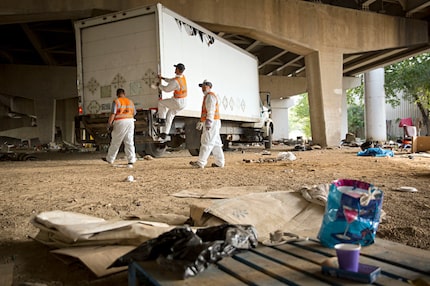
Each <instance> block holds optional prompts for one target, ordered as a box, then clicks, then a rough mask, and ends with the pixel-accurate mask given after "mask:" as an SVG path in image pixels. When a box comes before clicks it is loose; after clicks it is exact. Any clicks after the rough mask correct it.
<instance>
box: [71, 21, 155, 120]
mask: <svg viewBox="0 0 430 286" xmlns="http://www.w3.org/2000/svg"><path fill="white" fill-rule="evenodd" d="M156 24H157V21H156V14H155V13H154V12H153V13H149V14H143V15H139V16H137V17H132V18H126V17H125V18H122V19H121V18H120V17H114V18H113V20H112V21H109V20H103V19H100V18H97V19H94V20H93V21H90V20H87V21H85V25H83V26H82V27H81V28H80V39H81V46H80V47H81V58H82V63H81V70H80V72H81V74H82V87H83V88H82V90H81V92H82V94H83V107H84V113H85V114H98V113H106V112H109V111H110V106H111V103H112V101H113V99H115V98H116V89H117V88H120V87H121V88H124V89H125V91H126V94H127V96H128V97H129V98H131V99H132V100H133V101H134V103H135V105H136V108H138V109H140V108H144V109H148V108H150V107H157V102H158V92H157V91H156V90H153V89H151V88H150V85H151V84H152V83H154V82H155V81H156V80H157V73H158V60H157V59H158V51H157V49H158V41H157V36H156V35H157V32H156ZM78 68H79V64H78Z"/></svg>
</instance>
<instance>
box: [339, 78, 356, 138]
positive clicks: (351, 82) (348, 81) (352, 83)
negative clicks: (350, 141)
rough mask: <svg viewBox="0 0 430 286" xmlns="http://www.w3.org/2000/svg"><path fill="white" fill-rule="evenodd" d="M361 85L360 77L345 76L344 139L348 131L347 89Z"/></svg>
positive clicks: (343, 84)
mask: <svg viewBox="0 0 430 286" xmlns="http://www.w3.org/2000/svg"><path fill="white" fill-rule="evenodd" d="M359 85H361V80H360V77H343V80H342V86H343V92H342V128H341V135H342V139H345V137H346V133H348V100H347V94H346V91H347V90H348V89H350V88H354V87H357V86H359Z"/></svg>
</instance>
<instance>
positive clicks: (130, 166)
mask: <svg viewBox="0 0 430 286" xmlns="http://www.w3.org/2000/svg"><path fill="white" fill-rule="evenodd" d="M112 166H114V167H115V168H130V169H132V168H133V165H132V164H114V165H112Z"/></svg>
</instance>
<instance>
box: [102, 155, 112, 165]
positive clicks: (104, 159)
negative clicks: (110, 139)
mask: <svg viewBox="0 0 430 286" xmlns="http://www.w3.org/2000/svg"><path fill="white" fill-rule="evenodd" d="M102 160H103V161H105V162H106V163H108V164H112V163H113V162H109V161H108V160H107V159H106V158H105V157H103V158H102Z"/></svg>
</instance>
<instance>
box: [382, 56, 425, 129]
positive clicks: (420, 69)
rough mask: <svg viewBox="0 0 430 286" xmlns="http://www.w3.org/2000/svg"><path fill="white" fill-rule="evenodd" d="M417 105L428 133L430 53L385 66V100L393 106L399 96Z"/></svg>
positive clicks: (398, 100)
mask: <svg viewBox="0 0 430 286" xmlns="http://www.w3.org/2000/svg"><path fill="white" fill-rule="evenodd" d="M399 94H400V96H401V97H403V99H405V100H407V101H409V102H411V103H414V104H416V105H417V107H418V109H419V110H420V112H421V115H422V118H423V124H424V126H425V128H426V130H427V135H428V134H430V124H429V123H430V119H429V111H430V53H424V54H421V55H418V56H415V57H411V58H409V59H407V60H404V61H402V62H399V63H396V64H392V65H390V66H387V67H386V68H385V95H386V101H387V102H388V103H389V104H391V106H393V107H395V106H398V105H399V104H400V99H401V98H400V97H399Z"/></svg>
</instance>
